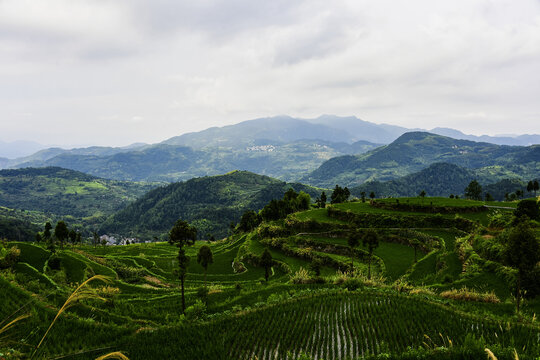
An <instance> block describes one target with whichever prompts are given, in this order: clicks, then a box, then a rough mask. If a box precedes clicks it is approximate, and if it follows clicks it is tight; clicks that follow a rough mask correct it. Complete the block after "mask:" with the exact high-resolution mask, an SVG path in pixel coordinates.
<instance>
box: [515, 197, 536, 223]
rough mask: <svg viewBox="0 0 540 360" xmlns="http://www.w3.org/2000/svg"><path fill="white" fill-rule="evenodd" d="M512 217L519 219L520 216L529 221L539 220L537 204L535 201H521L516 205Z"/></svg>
mask: <svg viewBox="0 0 540 360" xmlns="http://www.w3.org/2000/svg"><path fill="white" fill-rule="evenodd" d="M514 215H515V216H516V217H517V218H520V217H522V216H527V217H528V218H529V219H531V220H539V219H540V208H539V204H538V202H537V201H536V199H525V200H521V201H520V202H518V204H517V208H516V211H515V212H514Z"/></svg>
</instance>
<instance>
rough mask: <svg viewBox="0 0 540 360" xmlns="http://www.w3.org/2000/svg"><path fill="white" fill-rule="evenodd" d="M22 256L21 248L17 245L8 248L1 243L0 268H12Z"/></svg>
mask: <svg viewBox="0 0 540 360" xmlns="http://www.w3.org/2000/svg"><path fill="white" fill-rule="evenodd" d="M20 256H21V250H19V249H18V248H17V247H16V246H12V247H11V248H9V249H8V248H7V247H4V246H3V245H0V269H8V268H11V267H12V266H13V265H15V264H16V263H17V261H19V257H20Z"/></svg>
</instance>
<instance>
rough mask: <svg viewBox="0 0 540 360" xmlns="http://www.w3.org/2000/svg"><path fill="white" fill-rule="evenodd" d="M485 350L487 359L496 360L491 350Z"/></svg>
mask: <svg viewBox="0 0 540 360" xmlns="http://www.w3.org/2000/svg"><path fill="white" fill-rule="evenodd" d="M485 350H486V353H487V355H488V358H489V359H491V360H497V357H496V356H495V354H494V353H493V352H492V351H491V350H489V349H488V348H486V349H485Z"/></svg>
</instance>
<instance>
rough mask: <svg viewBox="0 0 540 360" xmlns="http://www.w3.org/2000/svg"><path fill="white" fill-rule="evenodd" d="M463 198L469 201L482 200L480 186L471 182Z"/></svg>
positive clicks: (474, 181)
mask: <svg viewBox="0 0 540 360" xmlns="http://www.w3.org/2000/svg"><path fill="white" fill-rule="evenodd" d="M465 197H466V198H468V199H471V200H482V186H480V184H479V183H478V181H476V180H473V181H471V182H470V183H469V185H467V187H466V188H465Z"/></svg>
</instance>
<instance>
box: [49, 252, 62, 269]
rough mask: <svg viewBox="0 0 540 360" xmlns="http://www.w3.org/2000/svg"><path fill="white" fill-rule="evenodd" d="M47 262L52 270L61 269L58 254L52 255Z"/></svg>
mask: <svg viewBox="0 0 540 360" xmlns="http://www.w3.org/2000/svg"><path fill="white" fill-rule="evenodd" d="M47 264H48V265H49V269H51V270H60V258H59V257H58V256H57V255H53V256H51V257H50V258H49V261H48V262H47Z"/></svg>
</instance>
